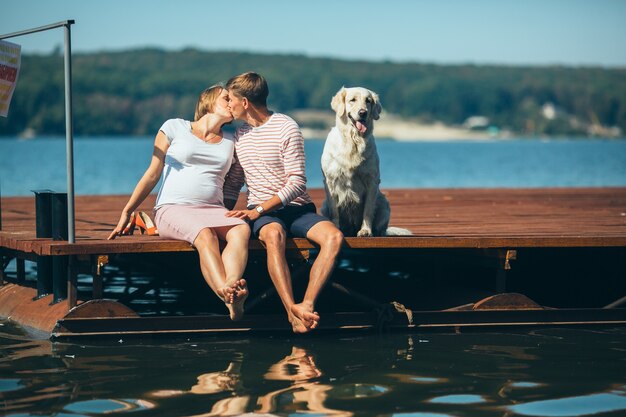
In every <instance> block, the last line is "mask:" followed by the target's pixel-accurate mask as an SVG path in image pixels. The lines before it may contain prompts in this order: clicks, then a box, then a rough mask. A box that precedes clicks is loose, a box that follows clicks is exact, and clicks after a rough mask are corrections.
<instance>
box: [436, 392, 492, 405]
mask: <svg viewBox="0 0 626 417" xmlns="http://www.w3.org/2000/svg"><path fill="white" fill-rule="evenodd" d="M428 402H430V403H434V404H479V403H485V402H487V400H486V399H485V398H484V397H483V396H482V395H475V394H458V395H443V396H441V397H435V398H432V399H430V400H429V401H428Z"/></svg>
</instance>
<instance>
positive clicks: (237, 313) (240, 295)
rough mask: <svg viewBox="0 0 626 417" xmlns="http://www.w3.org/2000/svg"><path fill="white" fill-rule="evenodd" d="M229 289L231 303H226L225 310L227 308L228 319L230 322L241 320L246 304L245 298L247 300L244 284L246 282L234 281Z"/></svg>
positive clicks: (246, 288) (246, 287)
mask: <svg viewBox="0 0 626 417" xmlns="http://www.w3.org/2000/svg"><path fill="white" fill-rule="evenodd" d="M230 289H231V290H232V293H233V302H232V303H226V308H228V311H229V313H230V319H231V320H232V321H237V320H241V318H242V317H243V313H244V309H243V305H244V303H245V302H246V298H248V286H247V284H246V280H245V279H239V280H237V281H235V282H234V283H233V284H232V285H231V286H230Z"/></svg>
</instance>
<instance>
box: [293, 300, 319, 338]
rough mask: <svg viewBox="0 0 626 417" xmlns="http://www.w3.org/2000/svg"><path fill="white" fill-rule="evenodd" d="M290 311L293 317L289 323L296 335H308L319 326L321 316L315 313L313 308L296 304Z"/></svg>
mask: <svg viewBox="0 0 626 417" xmlns="http://www.w3.org/2000/svg"><path fill="white" fill-rule="evenodd" d="M290 310H291V314H292V315H293V317H292V320H289V321H291V326H292V327H293V331H294V332H295V333H306V332H308V331H310V330H313V329H315V328H316V327H317V326H318V324H319V321H320V316H319V314H317V313H316V312H314V311H313V306H310V305H308V304H304V303H300V304H294V305H292V306H291V309H290ZM293 319H295V320H293Z"/></svg>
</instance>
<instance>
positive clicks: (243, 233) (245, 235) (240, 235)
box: [232, 224, 252, 240]
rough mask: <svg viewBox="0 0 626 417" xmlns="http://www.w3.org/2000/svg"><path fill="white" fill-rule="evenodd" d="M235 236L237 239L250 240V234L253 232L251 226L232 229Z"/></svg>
mask: <svg viewBox="0 0 626 417" xmlns="http://www.w3.org/2000/svg"><path fill="white" fill-rule="evenodd" d="M232 232H233V236H234V237H235V238H237V239H245V240H249V239H250V234H251V233H252V231H251V230H250V226H249V225H248V224H240V225H237V226H235V227H233V229H232Z"/></svg>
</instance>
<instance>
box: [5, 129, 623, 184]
mask: <svg viewBox="0 0 626 417" xmlns="http://www.w3.org/2000/svg"><path fill="white" fill-rule="evenodd" d="M152 144H153V142H152V139H151V138H147V137H145V138H107V137H98V138H81V137H78V138H76V139H75V144H74V154H75V157H74V159H75V171H74V176H75V192H76V194H130V193H131V192H132V190H133V188H134V186H135V184H136V183H137V181H138V180H139V178H140V177H141V175H142V174H143V172H144V171H145V169H146V168H147V166H148V164H149V162H150V155H151V152H152ZM305 146H306V153H307V177H308V186H309V187H311V188H315V187H322V186H323V185H322V174H321V169H320V157H321V154H322V149H323V146H324V142H323V141H322V140H308V141H307V142H306V145H305ZM378 151H379V154H380V159H381V162H380V164H381V177H382V184H381V185H382V187H383V188H404V187H407V188H422V187H427V188H440V187H441V188H447V187H576V186H579V187H587V186H590V187H595V186H626V140H603V139H593V140H588V139H576V140H569V139H559V140H538V139H511V140H506V141H445V142H395V141H385V140H380V141H378ZM66 181H67V180H66V163H65V139H64V138H39V139H34V140H28V141H20V140H17V139H0V192H1V193H2V195H3V196H17V195H32V193H31V192H30V190H34V189H52V190H55V191H59V192H63V191H66V187H67V185H66Z"/></svg>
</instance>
